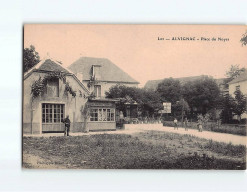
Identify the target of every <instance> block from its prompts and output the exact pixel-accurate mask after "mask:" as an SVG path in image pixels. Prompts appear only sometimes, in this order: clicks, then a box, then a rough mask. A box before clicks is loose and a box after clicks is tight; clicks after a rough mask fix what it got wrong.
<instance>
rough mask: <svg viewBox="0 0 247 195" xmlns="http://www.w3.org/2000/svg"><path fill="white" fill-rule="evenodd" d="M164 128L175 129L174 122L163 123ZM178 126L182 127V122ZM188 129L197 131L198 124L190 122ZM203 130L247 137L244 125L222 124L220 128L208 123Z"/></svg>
mask: <svg viewBox="0 0 247 195" xmlns="http://www.w3.org/2000/svg"><path fill="white" fill-rule="evenodd" d="M163 126H168V127H173V126H174V124H173V121H163ZM178 126H179V127H182V122H178ZM188 128H191V129H197V123H195V122H189V123H188ZM203 130H204V131H213V132H218V133H229V134H233V135H243V136H246V126H244V125H231V124H222V125H220V126H219V127H218V126H217V125H216V124H215V123H214V122H208V124H207V125H203Z"/></svg>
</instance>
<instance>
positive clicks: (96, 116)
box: [90, 108, 115, 122]
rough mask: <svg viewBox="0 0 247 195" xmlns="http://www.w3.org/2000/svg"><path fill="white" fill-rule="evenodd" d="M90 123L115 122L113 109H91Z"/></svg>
mask: <svg viewBox="0 0 247 195" xmlns="http://www.w3.org/2000/svg"><path fill="white" fill-rule="evenodd" d="M90 121H103V122H104V121H115V109H113V108H93V109H91V110H90Z"/></svg>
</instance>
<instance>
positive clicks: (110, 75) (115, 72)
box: [69, 57, 139, 84]
mask: <svg viewBox="0 0 247 195" xmlns="http://www.w3.org/2000/svg"><path fill="white" fill-rule="evenodd" d="M93 65H100V66H101V67H100V74H101V78H100V81H109V82H125V83H136V84H138V83H139V82H138V81H136V80H135V79H133V78H132V77H131V76H129V75H128V74H127V73H126V72H124V71H123V70H121V69H120V68H119V67H118V66H116V65H115V64H114V63H112V62H111V61H110V60H108V59H106V58H92V57H81V58H79V59H78V60H77V61H75V62H74V63H72V64H71V65H70V66H69V69H70V70H71V71H72V72H74V73H75V74H77V73H82V75H83V80H90V78H91V76H92V66H93Z"/></svg>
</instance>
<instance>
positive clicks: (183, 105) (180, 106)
mask: <svg viewBox="0 0 247 195" xmlns="http://www.w3.org/2000/svg"><path fill="white" fill-rule="evenodd" d="M189 112H190V107H189V104H188V102H186V101H185V100H184V99H183V98H181V99H180V100H179V101H177V102H176V104H174V105H172V113H173V114H174V116H181V119H182V121H183V118H184V116H187V115H188V113H189Z"/></svg>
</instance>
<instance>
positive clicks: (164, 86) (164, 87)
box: [157, 78, 182, 104]
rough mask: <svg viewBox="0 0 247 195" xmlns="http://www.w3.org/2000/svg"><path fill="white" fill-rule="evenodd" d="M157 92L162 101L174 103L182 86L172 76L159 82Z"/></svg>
mask: <svg viewBox="0 0 247 195" xmlns="http://www.w3.org/2000/svg"><path fill="white" fill-rule="evenodd" d="M157 92H158V93H159V94H160V96H161V101H162V102H171V103H172V104H175V103H176V101H178V100H179V99H180V98H181V95H182V93H181V92H182V86H181V84H180V82H179V81H178V80H175V79H173V78H169V79H164V80H163V81H162V82H161V83H159V85H158V87H157Z"/></svg>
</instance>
